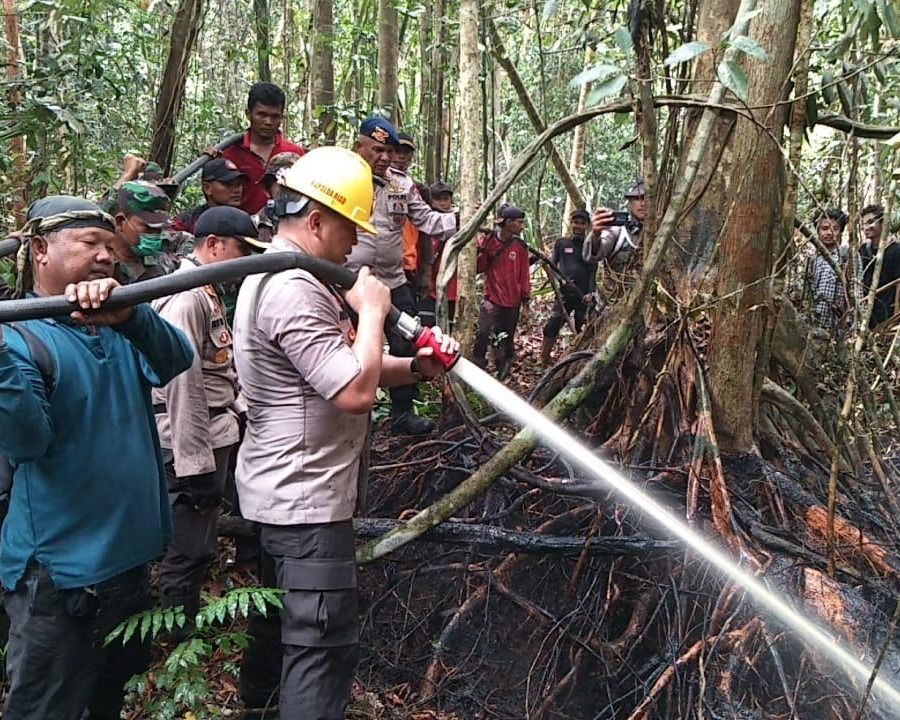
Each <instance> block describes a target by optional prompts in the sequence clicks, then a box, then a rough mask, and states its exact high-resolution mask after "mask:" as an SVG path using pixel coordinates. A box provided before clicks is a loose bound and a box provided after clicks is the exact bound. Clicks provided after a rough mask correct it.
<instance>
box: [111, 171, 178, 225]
mask: <svg viewBox="0 0 900 720" xmlns="http://www.w3.org/2000/svg"><path fill="white" fill-rule="evenodd" d="M119 210H122V211H123V212H125V213H128V214H129V215H136V216H137V217H139V218H140V219H141V220H143V221H144V222H145V223H146V224H147V225H148V226H149V227H151V228H153V229H163V228H166V227H168V226H169V225H170V223H169V196H168V195H166V193H165V192H164V191H163V190H162V188H159V187H157V186H156V185H154V184H153V183H150V182H147V181H146V180H133V181H131V182H127V183H125V184H124V185H122V187H120V188H119Z"/></svg>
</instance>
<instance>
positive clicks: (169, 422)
mask: <svg viewBox="0 0 900 720" xmlns="http://www.w3.org/2000/svg"><path fill="white" fill-rule="evenodd" d="M195 267H196V266H195V265H194V263H193V262H191V261H190V260H182V261H181V266H180V267H179V268H178V270H177V271H176V272H190V271H191V270H193V269H194V268H195ZM153 309H154V310H156V312H157V313H159V315H160V316H161V317H162V318H163V319H164V320H168V321H169V322H170V323H172V325H174V326H175V327H177V328H178V329H179V330H182V331H183V332H184V334H185V335H186V336H187V338H188V340H190V342H191V346H192V347H193V349H194V361H193V363H191V367H190V368H189V369H188V370H187V371H185V372H183V373H181V375H178V376H177V377H176V378H175V379H174V380H172V381H171V382H170V383H169V384H168V385H166V386H165V387H164V388H162V389H154V390H153V404H154V405H160V404H165V406H166V412H164V413H157V414H156V427H157V430H158V431H159V439H160V444H161V445H162V446H163V447H164V448H167V449H170V450H172V453H173V455H174V456H175V474H176V475H177V476H179V477H185V476H187V475H199V474H201V473H207V472H213V471H214V470H215V469H216V461H215V458H214V456H213V450H214V449H216V448H222V447H228V446H229V445H235V444H236V443H237V442H238V422H237V415H236V414H235V412H233V410H232V408H233V407H234V404H235V399H236V395H237V392H236V377H235V372H234V365H233V363H232V353H231V328H229V327H228V321H227V320H226V319H225V308H224V306H223V305H222V301H221V299H220V298H219V295H218V293H217V292H216V290H215V288H214V287H212V286H211V285H207V286H205V287H202V288H194V289H193V290H185V291H184V292H180V293H176V294H175V295H169V296H168V297H164V298H159V299H157V300H154V301H153ZM223 408H228V410H227V411H226V412H222V409H223Z"/></svg>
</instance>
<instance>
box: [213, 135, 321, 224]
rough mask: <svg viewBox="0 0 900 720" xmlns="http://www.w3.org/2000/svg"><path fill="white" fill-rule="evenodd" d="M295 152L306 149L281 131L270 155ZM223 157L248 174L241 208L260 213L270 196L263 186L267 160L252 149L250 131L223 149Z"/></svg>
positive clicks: (302, 152) (302, 153)
mask: <svg viewBox="0 0 900 720" xmlns="http://www.w3.org/2000/svg"><path fill="white" fill-rule="evenodd" d="M283 152H294V153H297V154H298V155H304V154H305V153H306V150H304V149H303V147H301V146H300V145H296V144H294V143H292V142H291V141H290V140H285V139H284V137H283V136H282V135H281V134H280V133H279V134H278V135H276V136H275V147H273V148H272V153H271V155H269V157H270V158H271V157H274V156H275V155H278V154H279V153H283ZM222 157H225V158H228V159H229V160H231V162H233V163H234V164H235V165H237V166H238V168H239V169H240V171H241V172H242V173H244V174H245V175H246V176H247V180H245V181H244V195H243V196H242V198H241V210H243V211H245V212H248V213H250V214H251V215H253V214H255V213H258V212H259V211H260V210H262V209H263V208H264V207H265V206H266V201H267V200H268V199H269V196H268V195H266V191H265V189H264V188H263V186H262V179H263V176H264V175H265V174H266V162H268V161H266V162H263V159H262V158H261V157H260V156H259V155H257V154H256V153H255V152H253V151H252V150H251V149H250V131H249V130H248V131H247V132H246V133H244V139H243V141H241V142H239V143H237V144H236V145H232V146H231V147H229V148H226V149H225V150H223V151H222Z"/></svg>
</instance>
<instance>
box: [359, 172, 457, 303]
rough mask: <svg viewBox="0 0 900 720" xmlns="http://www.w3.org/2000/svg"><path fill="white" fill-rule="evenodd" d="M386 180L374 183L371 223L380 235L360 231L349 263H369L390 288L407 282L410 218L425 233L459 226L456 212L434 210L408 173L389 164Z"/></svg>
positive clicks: (442, 231)
mask: <svg viewBox="0 0 900 720" xmlns="http://www.w3.org/2000/svg"><path fill="white" fill-rule="evenodd" d="M383 180H384V184H381V183H380V182H378V181H376V183H375V207H374V209H373V211H372V220H371V222H372V224H373V225H374V226H375V229H376V230H378V235H372V234H370V233H367V232H365V231H364V230H358V231H357V238H358V242H357V243H356V245H355V246H354V247H353V250H352V252H351V253H350V257H349V258H347V262H346V265H347V267H348V268H350V269H351V270H356V271H358V270H359V269H360V268H361V267H369V268H371V269H372V273H373V274H374V275H375V277H377V278H378V279H379V280H381V281H382V282H383V283H384V284H385V285H387V286H388V287H389V288H390V289H391V290H393V289H394V288H398V287H400V286H401V285H403V284H404V283H406V275H405V274H404V272H403V225H404V224H405V223H406V219H407V218H409V219H410V220H411V221H412V224H413V225H414V226H415V227H416V229H418V230H419V232H423V233H425V234H426V235H437V234H438V233H444V232H447V231H453V230H455V229H456V216H455V215H454V214H453V213H444V212H440V211H437V210H433V209H432V208H431V206H429V205H428V204H427V203H426V202H425V201H424V200H423V199H422V196H421V195H419V191H418V190H417V189H416V184H415V183H414V182H413V181H412V179H411V178H410V177H409V176H408V175H406V174H405V173H402V172H400V171H399V170H395V169H393V168H390V169H389V170H388V171H387V174H386V175H385V177H384V178H383Z"/></svg>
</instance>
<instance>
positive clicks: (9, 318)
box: [0, 252, 459, 370]
mask: <svg viewBox="0 0 900 720" xmlns="http://www.w3.org/2000/svg"><path fill="white" fill-rule="evenodd" d="M294 269H302V270H306V271H307V272H309V273H311V274H312V275H314V276H315V277H317V278H318V279H319V280H320V281H322V282H323V283H326V284H328V285H335V286H337V287H340V288H344V289H350V288H351V287H353V284H354V283H355V282H356V273H355V272H353V271H352V270H348V269H347V268H345V267H342V266H340V265H335V264H334V263H331V262H328V261H326V260H320V259H319V258H314V257H311V256H309V255H305V254H303V253H297V252H275V253H272V252H269V253H264V254H262V255H253V256H250V257H244V258H238V259H236V260H223V261H222V262H218V263H212V264H209V265H203V266H201V267H198V268H194V269H191V270H187V271H184V272H177V273H172V274H171V275H166V276H164V277H159V278H153V279H152V280H145V281H143V282H139V283H135V284H133V285H127V286H125V287H118V288H115V289H114V290H112V291H111V292H110V294H109V298H108V299H107V300H106V302H104V303H103V309H104V310H115V309H118V308H123V307H130V306H132V305H137V304H139V303H143V302H148V301H150V300H154V299H156V298H161V297H167V296H168V295H174V294H175V293H179V292H184V291H185V290H191V289H193V288H198V287H203V286H204V285H216V284H218V283H223V282H228V281H234V280H239V279H241V278H244V277H246V276H247V275H256V274H267V273H277V272H282V271H284V270H294ZM76 310H78V311H82V312H83V310H82V309H81V308H80V306H79V305H78V304H77V303H74V302H69V300H67V299H66V297H65V296H64V295H54V296H50V297H32V298H24V299H21V300H6V301H4V302H0V322H3V323H8V322H17V321H22V320H35V319H38V318H48V317H65V316H68V315H69V314H70V313H72V312H73V311H76ZM385 328H386V329H388V330H390V331H393V332H395V333H396V334H398V335H400V337H402V338H404V339H406V340H409V341H410V342H412V343H413V344H414V345H415V346H416V348H423V347H426V346H428V347H431V348H432V350H433V351H434V357H435V358H437V359H438V360H440V362H441V363H442V364H443V366H444V367H445V368H446V369H448V370H449V369H450V368H452V367H453V365H454V364H455V363H456V361H457V360H458V359H459V355H458V354H448V353H444V352H442V351H441V344H440V342H438V341H437V339H436V338H435V335H434V333H433V331H432V329H431V328H428V327H424V326H423V325H422V324H421V323H420V322H419V320H418V318H415V317H412V316H411V315H408V314H407V313H405V312H402V311H401V310H399V309H398V308H396V307H395V306H393V305H392V306H391V310H390V312H389V313H388V316H387V319H386V320H385Z"/></svg>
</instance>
